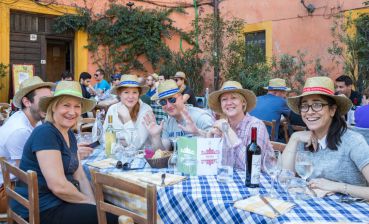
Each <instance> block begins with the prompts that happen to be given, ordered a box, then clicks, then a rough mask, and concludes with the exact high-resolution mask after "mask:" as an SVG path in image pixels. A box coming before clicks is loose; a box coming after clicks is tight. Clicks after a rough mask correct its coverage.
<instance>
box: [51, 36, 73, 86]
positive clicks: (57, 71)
mask: <svg viewBox="0 0 369 224" xmlns="http://www.w3.org/2000/svg"><path fill="white" fill-rule="evenodd" d="M71 49H72V41H67V40H54V39H46V62H47V63H46V81H48V82H56V81H59V80H60V76H61V74H62V72H64V71H70V72H72V73H73V65H72V58H73V57H72V50H71Z"/></svg>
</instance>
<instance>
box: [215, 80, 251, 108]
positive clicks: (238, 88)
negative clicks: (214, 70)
mask: <svg viewBox="0 0 369 224" xmlns="http://www.w3.org/2000/svg"><path fill="white" fill-rule="evenodd" d="M223 93H239V94H241V95H242V96H243V97H245V99H246V102H247V107H246V112H249V111H251V110H252V109H253V108H254V107H255V105H256V96H255V93H254V92H252V91H251V90H248V89H244V88H242V85H241V84H240V83H239V82H236V81H227V82H225V83H224V84H223V85H222V87H221V88H220V90H218V91H214V92H212V93H211V94H210V95H209V107H210V109H211V110H213V111H214V112H216V113H223V112H222V108H221V106H220V101H219V97H220V96H221V95H222V94H223Z"/></svg>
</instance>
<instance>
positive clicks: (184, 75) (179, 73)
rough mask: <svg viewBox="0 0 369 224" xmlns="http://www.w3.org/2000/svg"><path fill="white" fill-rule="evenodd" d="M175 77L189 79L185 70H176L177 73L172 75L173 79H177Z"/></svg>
mask: <svg viewBox="0 0 369 224" xmlns="http://www.w3.org/2000/svg"><path fill="white" fill-rule="evenodd" d="M175 78H182V79H184V80H187V79H186V74H185V73H184V72H176V74H175V75H174V76H173V77H172V79H175Z"/></svg>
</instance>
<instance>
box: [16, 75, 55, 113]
mask: <svg viewBox="0 0 369 224" xmlns="http://www.w3.org/2000/svg"><path fill="white" fill-rule="evenodd" d="M55 86H56V85H55V83H52V82H44V81H42V79H41V78H40V77H38V76H33V77H31V78H29V79H26V80H24V81H23V82H22V83H21V84H20V86H19V90H18V92H16V93H15V95H14V97H13V104H14V106H16V107H17V108H19V109H21V107H22V98H23V97H25V96H26V95H27V94H28V93H30V92H31V91H33V90H35V89H39V88H43V87H50V88H55Z"/></svg>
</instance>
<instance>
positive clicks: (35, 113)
mask: <svg viewBox="0 0 369 224" xmlns="http://www.w3.org/2000/svg"><path fill="white" fill-rule="evenodd" d="M30 112H31V116H32V118H33V119H34V120H35V121H41V120H43V119H44V118H45V116H43V115H42V113H41V111H40V109H39V108H34V107H33V106H31V107H30Z"/></svg>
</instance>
